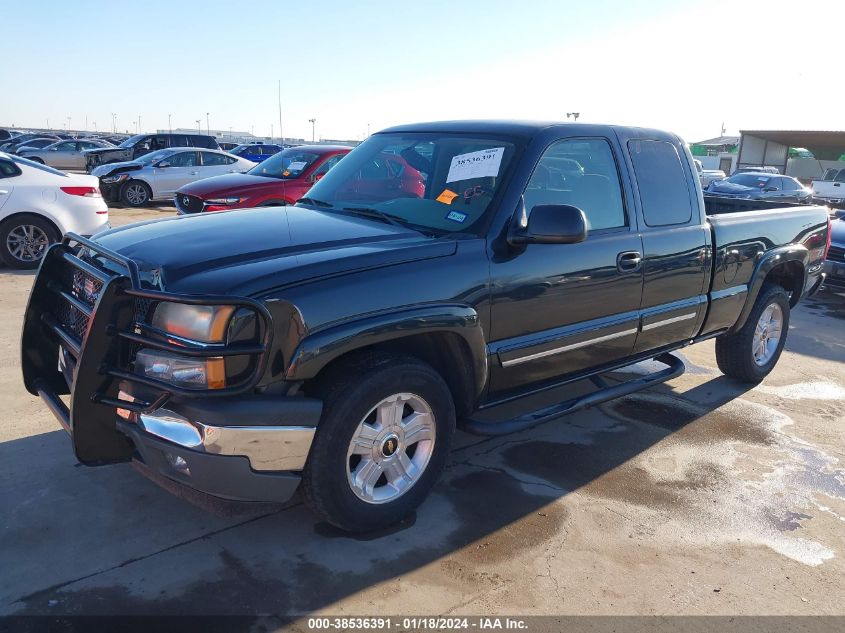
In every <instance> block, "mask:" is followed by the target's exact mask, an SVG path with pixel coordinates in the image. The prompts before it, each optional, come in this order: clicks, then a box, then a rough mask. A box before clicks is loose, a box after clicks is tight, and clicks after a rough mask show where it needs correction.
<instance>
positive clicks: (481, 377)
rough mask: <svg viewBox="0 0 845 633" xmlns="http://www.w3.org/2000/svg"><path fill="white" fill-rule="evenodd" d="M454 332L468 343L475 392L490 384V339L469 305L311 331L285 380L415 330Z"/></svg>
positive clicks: (296, 352) (375, 317)
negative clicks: (347, 354)
mask: <svg viewBox="0 0 845 633" xmlns="http://www.w3.org/2000/svg"><path fill="white" fill-rule="evenodd" d="M434 332H446V333H453V334H457V335H458V336H460V337H461V338H462V339H463V341H464V342H465V343H466V344H467V345H468V346H469V351H470V355H471V357H472V365H473V376H474V385H473V386H474V388H475V396H476V397H477V396H480V395H481V393H482V392H483V390H484V388H485V386H486V384H487V375H488V365H487V343H486V340H485V338H484V332H483V330H482V328H481V321H480V319H479V318H478V313H477V312H476V311H475V310H474V309H473V308H470V307H468V306H462V305H437V306H422V307H418V308H411V309H405V310H397V311H395V312H388V313H382V314H377V315H370V316H366V317H363V318H360V319H356V320H354V321H348V322H346V323H342V324H340V325H335V326H332V327H330V328H327V329H324V330H320V331H317V332H314V333H311V334H309V335H308V336H307V337H306V338H304V339H303V340H302V341H301V342H300V343H299V345H297V347H296V349H295V350H294V353H293V356H292V357H291V360H290V363H289V364H288V367H287V370H286V371H285V380H290V381H297V380H308V379H310V378H313V377H314V376H316V375H317V374H318V373H319V372H320V370H322V369H323V368H324V367H325V366H326V365H328V364H329V363H330V362H331V361H333V360H334V359H336V358H338V357H339V356H341V355H343V354H346V353H347V352H351V351H354V350H356V349H361V348H364V347H368V346H371V345H375V344H378V343H383V342H385V341H390V340H395V339H400V338H405V337H408V336H413V335H415V334H431V333H434Z"/></svg>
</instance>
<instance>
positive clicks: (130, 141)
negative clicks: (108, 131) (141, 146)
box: [118, 134, 146, 148]
mask: <svg viewBox="0 0 845 633" xmlns="http://www.w3.org/2000/svg"><path fill="white" fill-rule="evenodd" d="M145 136H146V134H136V135H135V136H130V137H129V138H128V139H126V140H125V141H123V142H122V143H121V144H120V145H118V147H123V148H129V147H132V146H134V145H135V143H137V142H138V141H140V140H141V139H142V138H144V137H145Z"/></svg>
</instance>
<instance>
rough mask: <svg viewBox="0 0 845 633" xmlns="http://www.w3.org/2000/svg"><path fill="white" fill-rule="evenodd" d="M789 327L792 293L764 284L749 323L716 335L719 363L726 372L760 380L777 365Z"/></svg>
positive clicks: (743, 380)
mask: <svg viewBox="0 0 845 633" xmlns="http://www.w3.org/2000/svg"><path fill="white" fill-rule="evenodd" d="M788 330H789V294H788V293H787V292H786V290H784V289H783V288H782V287H781V286H763V289H762V290H761V291H760V295H759V296H758V297H757V301H755V302H754V307H753V308H752V309H751V313H750V314H749V315H748V320H747V321H746V322H745V325H743V326H742V328H740V329H739V330H738V331H736V332H733V333H730V334H723V335H722V336H720V337H718V338H717V339H716V363H717V364H718V366H719V369H720V370H721V371H722V373H723V374H725V375H726V376H729V377H731V378H735V379H736V380H740V381H742V382H749V383H757V382H760V381H761V380H763V379H764V378H765V377H766V376H768V375H769V373H770V372H771V371H772V370H773V369H774V368H775V365H776V364H777V362H778V359H779V358H780V355H781V352H782V351H783V346H784V344H785V343H786V334H787V332H788Z"/></svg>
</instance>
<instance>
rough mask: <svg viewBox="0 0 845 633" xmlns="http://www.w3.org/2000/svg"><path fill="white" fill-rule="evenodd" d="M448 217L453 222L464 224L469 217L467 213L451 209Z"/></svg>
mask: <svg viewBox="0 0 845 633" xmlns="http://www.w3.org/2000/svg"><path fill="white" fill-rule="evenodd" d="M446 219H447V220H452V222H460V223H461V224H463V222H464V220H466V219H467V214H466V213H459V212H457V211H449V213H448V214H447V215H446Z"/></svg>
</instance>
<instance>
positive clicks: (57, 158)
mask: <svg viewBox="0 0 845 633" xmlns="http://www.w3.org/2000/svg"><path fill="white" fill-rule="evenodd" d="M112 147H114V145H112V144H111V143H109V142H107V141H98V140H88V139H86V140H76V141H58V142H56V143H53V144H52V145H48V146H47V147H43V148H41V149H28V148H21V149H20V150H18V153H19V154H20V155H21V156H23V157H24V158H28V159H29V160H31V161H34V162H36V163H41V164H43V165H48V166H50V167H55V168H56V169H63V170H67V169H79V170H83V169H85V153H86V152H89V151H97V150H98V149H100V148H112Z"/></svg>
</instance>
